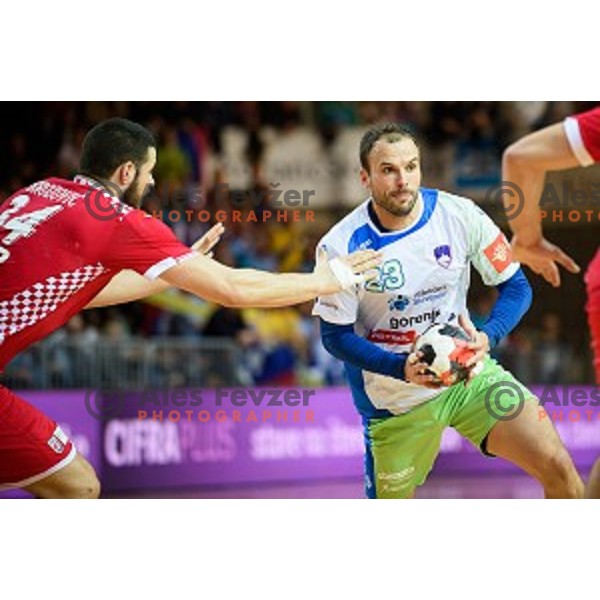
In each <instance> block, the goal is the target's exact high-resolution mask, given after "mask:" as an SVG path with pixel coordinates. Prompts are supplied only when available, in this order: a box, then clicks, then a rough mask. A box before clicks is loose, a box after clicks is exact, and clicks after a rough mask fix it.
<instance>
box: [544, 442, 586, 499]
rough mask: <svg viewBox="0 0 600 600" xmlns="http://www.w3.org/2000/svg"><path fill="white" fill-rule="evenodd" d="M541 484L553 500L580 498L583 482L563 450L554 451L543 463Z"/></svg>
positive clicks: (567, 454)
mask: <svg viewBox="0 0 600 600" xmlns="http://www.w3.org/2000/svg"><path fill="white" fill-rule="evenodd" d="M541 483H542V485H543V486H544V489H545V490H546V492H547V495H550V496H552V497H554V498H582V497H583V482H582V481H581V478H580V477H579V474H578V473H577V470H576V469H575V466H574V465H573V461H572V460H571V457H570V455H569V453H568V452H567V450H566V449H565V448H559V449H557V450H556V451H554V452H553V453H552V454H551V455H550V456H548V457H547V459H546V460H545V461H544V466H543V468H542V471H541Z"/></svg>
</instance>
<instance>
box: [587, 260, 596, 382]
mask: <svg viewBox="0 0 600 600" xmlns="http://www.w3.org/2000/svg"><path fill="white" fill-rule="evenodd" d="M585 284H586V287H587V297H588V299H587V305H586V309H587V314H588V323H589V324H590V335H591V338H592V350H593V352H594V370H595V372H596V383H597V384H598V385H600V249H599V250H598V251H597V252H596V256H594V258H593V259H592V262H591V263H590V266H589V267H588V270H587V272H586V274H585Z"/></svg>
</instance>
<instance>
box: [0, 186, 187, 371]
mask: <svg viewBox="0 0 600 600" xmlns="http://www.w3.org/2000/svg"><path fill="white" fill-rule="evenodd" d="M194 254H195V253H194V252H193V251H191V250H190V249H189V248H188V247H186V246H184V245H183V244H182V243H181V242H179V241H178V240H177V238H176V237H175V235H174V234H173V233H172V231H171V230H170V229H169V228H168V227H167V226H166V225H164V224H163V223H162V222H161V221H159V220H157V219H155V218H153V217H152V216H150V215H149V214H148V213H146V212H144V211H143V210H139V209H134V208H132V207H130V206H128V205H126V204H124V203H123V202H121V201H120V200H119V199H118V198H116V197H114V196H111V195H110V194H109V193H108V192H107V191H106V189H105V188H101V187H100V186H99V185H98V184H96V183H94V182H92V181H90V180H87V179H85V178H83V177H77V178H75V181H66V180H62V179H54V178H52V179H47V180H44V181H39V182H37V183H34V184H33V185H30V186H29V187H27V188H25V189H22V190H20V191H18V192H17V193H16V194H14V195H13V196H11V197H10V198H8V199H7V200H6V201H5V202H4V203H3V204H2V205H1V206H0V370H1V369H2V368H3V367H4V366H5V365H6V363H8V361H9V360H10V359H11V358H12V357H13V356H14V355H15V354H17V353H18V352H20V351H21V350H22V349H24V348H26V347H27V346H29V345H30V344H32V343H34V342H36V341H38V340H40V339H41V338H43V337H45V336H46V335H48V334H49V333H50V332H52V331H54V330H55V329H57V328H58V327H60V326H61V325H63V324H64V323H66V322H67V321H68V320H69V319H70V318H71V317H72V316H73V315H74V314H76V313H77V312H79V311H80V310H81V309H82V308H83V307H84V306H86V305H87V304H88V303H89V302H90V301H91V300H92V298H94V297H95V296H96V295H97V294H98V292H100V290H101V289H102V288H103V287H104V286H105V285H106V284H107V283H108V282H109V281H110V279H111V278H112V277H113V276H114V275H116V274H117V273H118V272H119V271H121V270H122V269H132V270H134V271H136V272H138V273H140V274H142V275H145V276H146V277H147V278H149V279H155V278H156V277H159V276H160V275H161V274H162V273H163V272H164V271H166V270H167V269H169V268H170V267H172V266H174V265H176V264H178V263H179V262H181V261H182V260H185V259H186V258H188V257H191V256H193V255H194Z"/></svg>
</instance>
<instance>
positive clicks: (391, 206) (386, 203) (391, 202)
mask: <svg viewBox="0 0 600 600" xmlns="http://www.w3.org/2000/svg"><path fill="white" fill-rule="evenodd" d="M405 192H406V193H410V194H411V197H410V199H409V200H408V202H406V203H402V204H399V203H398V201H397V200H396V199H395V198H394V196H392V195H390V194H388V193H384V194H383V195H382V196H376V195H375V194H373V200H374V202H375V204H377V205H378V206H381V208H383V209H385V210H387V212H389V213H390V214H392V215H394V216H395V217H406V216H408V215H409V214H410V213H411V212H412V209H413V208H414V207H415V204H416V203H417V199H418V197H419V192H412V191H410V190H402V193H405Z"/></svg>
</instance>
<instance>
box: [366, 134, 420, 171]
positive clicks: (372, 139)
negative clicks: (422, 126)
mask: <svg viewBox="0 0 600 600" xmlns="http://www.w3.org/2000/svg"><path fill="white" fill-rule="evenodd" d="M382 138H383V139H384V140H385V141H386V142H390V143H393V142H398V141H400V140H402V139H404V138H410V139H411V140H412V141H413V142H414V143H415V145H416V146H417V148H418V147H419V143H418V141H417V138H416V136H415V134H414V133H413V132H412V131H411V130H410V129H409V128H408V127H405V126H404V125H400V124H399V123H379V124H378V125H375V126H373V127H371V128H370V129H369V130H368V131H367V132H366V133H365V134H364V135H363V136H362V139H361V140H360V164H361V166H362V167H363V169H366V170H367V171H368V170H369V154H371V150H372V149H373V146H374V145H375V144H376V143H377V142H378V141H379V140H380V139H382Z"/></svg>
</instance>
